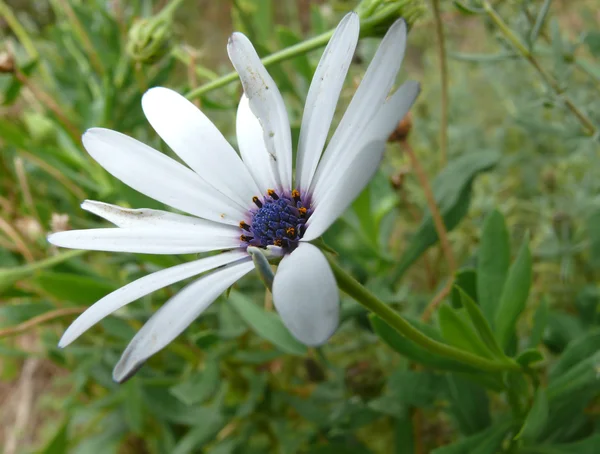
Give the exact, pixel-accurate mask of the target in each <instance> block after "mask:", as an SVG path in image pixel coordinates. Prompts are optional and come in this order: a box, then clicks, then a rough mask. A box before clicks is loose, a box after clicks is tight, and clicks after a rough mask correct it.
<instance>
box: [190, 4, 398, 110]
mask: <svg viewBox="0 0 600 454" xmlns="http://www.w3.org/2000/svg"><path fill="white" fill-rule="evenodd" d="M403 6H404V5H403V4H402V3H401V4H399V5H390V6H388V7H385V8H381V12H380V13H378V14H376V15H374V16H372V17H369V18H366V19H363V20H361V21H360V30H361V32H360V34H361V36H369V35H370V34H371V33H372V31H373V29H374V28H375V27H376V26H377V25H379V24H381V23H382V22H384V21H385V20H387V19H389V18H390V17H393V15H394V14H397V13H398V11H399V10H400V9H401V8H402V7H403ZM334 31H335V29H332V30H329V31H326V32H325V33H322V34H320V35H318V36H315V37H314V38H310V39H307V40H306V41H302V42H301V43H298V44H295V45H293V46H290V47H287V48H285V49H282V50H280V51H277V52H274V53H272V54H271V55H269V56H267V57H265V58H262V59H261V62H262V64H263V65H264V66H265V67H267V66H270V65H273V64H275V63H279V62H282V61H285V60H289V59H291V58H294V57H297V56H298V55H303V54H306V53H308V52H310V51H313V50H315V49H318V48H320V47H324V46H325V45H326V44H327V43H328V42H329V40H330V39H331V37H332V36H333V33H334ZM238 79H239V76H238V73H237V72H235V71H232V72H230V73H228V74H225V75H224V76H221V77H219V78H218V79H215V80H212V81H210V82H208V83H205V84H204V85H201V86H199V87H198V88H196V89H194V90H192V91H190V92H189V93H188V94H187V95H186V97H187V98H188V99H195V98H198V97H199V96H202V95H203V94H205V93H208V92H209V91H213V90H216V89H217V88H221V87H223V86H225V85H228V84H230V83H232V82H235V81H236V80H238Z"/></svg>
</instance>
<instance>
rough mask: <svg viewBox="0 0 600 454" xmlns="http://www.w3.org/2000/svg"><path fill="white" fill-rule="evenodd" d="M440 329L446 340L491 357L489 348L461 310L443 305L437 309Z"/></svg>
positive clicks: (480, 354) (479, 354)
mask: <svg viewBox="0 0 600 454" xmlns="http://www.w3.org/2000/svg"><path fill="white" fill-rule="evenodd" d="M438 320H439V324H440V330H441V331H442V335H443V336H444V339H445V340H446V342H448V343H449V344H450V345H454V346H455V347H458V348H461V349H463V350H466V351H469V352H471V353H474V354H476V355H478V356H483V357H485V358H493V357H494V355H493V354H492V352H491V351H490V349H489V348H488V347H487V346H486V345H485V344H484V343H483V341H482V340H481V339H480V338H479V336H478V335H477V333H476V332H475V330H474V329H473V325H472V324H471V323H469V320H468V319H467V318H466V317H465V314H464V313H463V311H462V310H457V309H452V308H451V307H450V306H448V305H443V306H441V307H440V309H439V310H438Z"/></svg>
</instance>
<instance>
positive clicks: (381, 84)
mask: <svg viewBox="0 0 600 454" xmlns="http://www.w3.org/2000/svg"><path fill="white" fill-rule="evenodd" d="M405 47H406V24H405V23H404V21H403V20H398V21H396V22H395V23H394V24H393V25H392V26H391V27H390V29H389V30H388V32H387V33H386V35H385V37H384V38H383V40H382V41H381V44H380V46H379V48H378V49H377V52H376V53H375V56H374V57H373V60H372V61H371V64H370V65H369V67H368V68H367V71H366V73H365V76H364V78H363V80H362V82H361V84H360V86H359V87H358V89H357V90H356V93H355V94H354V97H353V98H352V101H351V102H350V105H349V106H348V109H347V110H346V113H345V114H344V116H343V118H342V121H341V122H340V124H339V126H338V127H337V129H336V131H335V133H334V134H333V137H332V138H331V141H330V142H329V145H328V146H327V149H326V150H325V153H324V154H323V158H322V159H321V162H320V163H319V168H318V170H317V175H315V178H314V179H313V182H312V185H313V188H314V187H315V186H316V185H317V184H318V182H319V180H320V179H321V178H324V177H325V178H326V175H327V174H328V173H329V172H330V170H331V168H332V167H335V166H336V165H337V164H338V162H339V161H340V160H343V159H345V158H343V157H342V155H343V154H344V153H345V152H346V150H348V149H350V148H352V147H353V146H355V145H356V143H357V142H359V141H360V139H361V137H362V136H363V134H365V131H366V130H367V126H368V125H369V123H370V121H371V120H372V119H373V118H374V116H375V115H376V113H377V112H378V111H379V109H380V108H381V106H382V105H383V103H384V101H385V99H386V97H387V95H388V93H389V92H390V89H391V88H392V84H393V83H394V80H395V78H396V75H397V74H398V71H399V70H400V65H401V64H402V59H403V58H404V50H405ZM363 144H364V142H363Z"/></svg>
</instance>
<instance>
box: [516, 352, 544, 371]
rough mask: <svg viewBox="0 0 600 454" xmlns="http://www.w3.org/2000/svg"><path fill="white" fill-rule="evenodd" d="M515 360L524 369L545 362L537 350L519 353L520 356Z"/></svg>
mask: <svg viewBox="0 0 600 454" xmlns="http://www.w3.org/2000/svg"><path fill="white" fill-rule="evenodd" d="M515 360H516V361H517V362H518V363H519V364H520V365H521V366H523V367H528V366H529V365H530V364H534V363H538V362H540V361H543V360H544V355H542V354H541V353H540V351H539V350H536V349H535V348H528V349H527V350H525V351H523V352H521V353H519V356H517V357H516V358H515Z"/></svg>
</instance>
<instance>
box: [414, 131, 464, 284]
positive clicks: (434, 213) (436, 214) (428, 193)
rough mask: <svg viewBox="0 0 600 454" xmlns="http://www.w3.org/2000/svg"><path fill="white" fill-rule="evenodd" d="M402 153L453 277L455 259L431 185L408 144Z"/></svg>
mask: <svg viewBox="0 0 600 454" xmlns="http://www.w3.org/2000/svg"><path fill="white" fill-rule="evenodd" d="M403 146H404V151H405V152H406V154H407V155H408V157H409V158H410V161H411V164H412V166H413V168H414V169H415V173H416V175H417V178H418V180H419V184H420V185H421V188H422V189H423V192H424V193H425V198H426V199H427V206H428V207H429V211H431V217H432V218H433V223H434V225H435V230H436V232H437V234H438V237H439V239H440V244H441V246H442V251H443V252H444V256H445V258H446V262H447V263H448V267H449V274H450V275H451V276H454V273H455V272H456V268H457V266H456V259H455V258H454V253H453V252H452V248H451V247H450V241H449V240H448V231H447V230H446V226H445V225H444V220H443V218H442V215H441V213H440V210H439V208H438V206H437V203H436V201H435V197H434V195H433V190H432V189H431V185H430V184H429V180H428V179H427V175H426V174H425V171H424V170H423V167H421V163H420V162H419V160H418V159H417V156H416V155H415V152H414V151H413V149H412V147H411V146H410V144H409V143H408V142H406V141H405V142H404V143H403Z"/></svg>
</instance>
